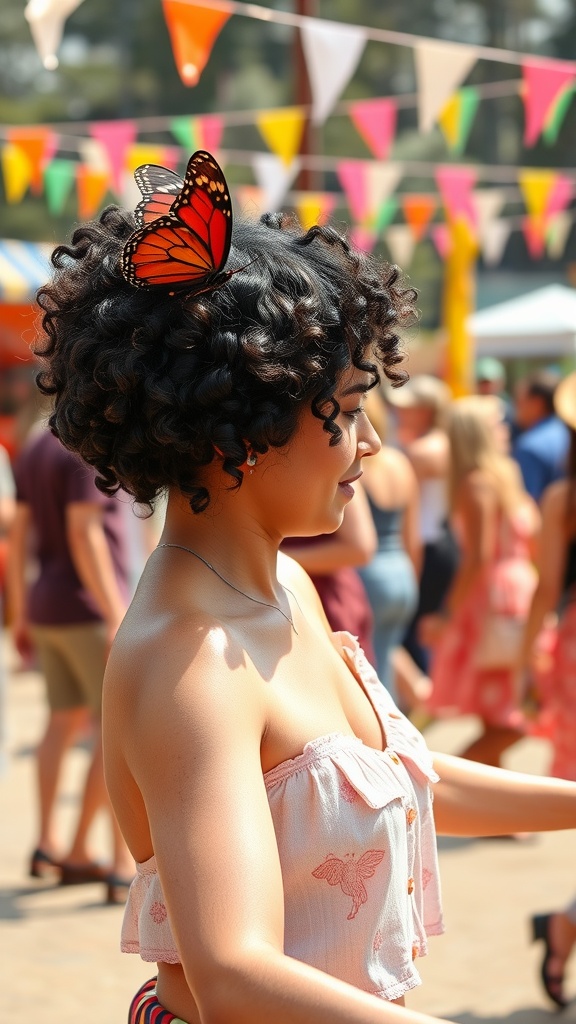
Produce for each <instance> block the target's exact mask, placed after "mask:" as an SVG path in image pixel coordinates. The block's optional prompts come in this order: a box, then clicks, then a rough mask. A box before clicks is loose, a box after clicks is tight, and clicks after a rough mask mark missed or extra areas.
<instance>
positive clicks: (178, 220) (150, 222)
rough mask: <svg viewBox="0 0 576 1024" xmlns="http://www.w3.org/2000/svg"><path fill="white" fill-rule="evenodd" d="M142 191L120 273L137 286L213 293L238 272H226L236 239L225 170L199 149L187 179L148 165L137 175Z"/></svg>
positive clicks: (129, 282)
mask: <svg viewBox="0 0 576 1024" xmlns="http://www.w3.org/2000/svg"><path fill="white" fill-rule="evenodd" d="M134 178H135V180H136V184H137V185H138V188H139V189H140V192H141V193H142V199H141V201H140V202H139V203H138V206H137V207H136V210H135V212H134V216H135V218H136V223H137V225H138V230H137V231H135V232H134V234H133V235H131V236H130V238H129V239H128V241H127V242H126V244H125V246H124V249H123V252H122V274H123V276H124V278H125V280H126V281H127V282H128V284H130V285H133V286H134V287H135V288H156V287H163V288H168V289H169V290H170V291H169V294H171V295H172V294H174V293H175V291H176V290H179V291H186V292H193V293H195V294H198V293H200V292H205V291H209V290H211V289H213V288H218V287H220V285H222V284H224V283H225V282H226V281H227V280H228V279H229V278H230V277H231V276H232V274H233V273H235V271H233V270H228V271H225V270H224V266H225V264H226V260H227V259H228V254H229V252H230V240H231V237H232V204H231V201H230V192H229V189H228V185H227V183H226V179H225V177H224V174H223V171H222V169H221V167H219V166H218V164H217V163H216V160H215V159H214V157H213V156H211V154H210V153H206V152H204V151H203V150H198V152H196V153H194V154H193V155H192V156H191V157H190V160H189V161H188V167H187V168H186V175H185V177H184V180H182V178H180V177H179V175H178V174H175V173H174V171H171V170H169V169H168V168H167V167H158V166H156V165H155V164H144V165H143V166H142V167H138V168H137V169H136V171H135V173H134Z"/></svg>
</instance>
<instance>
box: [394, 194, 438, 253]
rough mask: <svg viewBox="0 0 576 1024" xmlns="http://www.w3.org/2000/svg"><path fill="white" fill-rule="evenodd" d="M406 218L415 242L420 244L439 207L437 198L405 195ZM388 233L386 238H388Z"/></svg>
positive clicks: (404, 208)
mask: <svg viewBox="0 0 576 1024" xmlns="http://www.w3.org/2000/svg"><path fill="white" fill-rule="evenodd" d="M401 204H402V210H403V213H404V218H405V220H406V224H407V225H408V227H409V230H410V231H411V232H412V237H413V239H414V241H415V242H419V241H420V239H421V238H423V237H424V235H425V233H426V228H427V227H428V225H429V223H430V221H431V220H432V217H433V216H434V214H435V212H436V207H437V205H438V203H437V201H436V197H435V196H431V195H428V194H427V193H422V194H418V193H415V194H413V195H405V196H402V197H401ZM388 234H389V232H387V234H386V237H388Z"/></svg>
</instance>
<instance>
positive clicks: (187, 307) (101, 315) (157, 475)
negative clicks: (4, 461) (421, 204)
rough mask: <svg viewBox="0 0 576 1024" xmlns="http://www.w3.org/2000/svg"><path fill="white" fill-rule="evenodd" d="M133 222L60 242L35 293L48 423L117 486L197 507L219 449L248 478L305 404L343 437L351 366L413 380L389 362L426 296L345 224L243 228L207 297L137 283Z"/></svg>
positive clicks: (279, 220) (276, 223)
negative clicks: (129, 247)
mask: <svg viewBox="0 0 576 1024" xmlns="http://www.w3.org/2000/svg"><path fill="white" fill-rule="evenodd" d="M274 228H277V229H282V230H271V229H274ZM134 230H135V222H134V218H133V217H132V215H131V214H128V213H126V212H125V211H122V210H120V209H118V208H117V207H114V206H111V207H108V208H107V209H105V210H104V211H103V213H102V214H101V216H100V218H99V220H98V221H94V222H91V223H88V224H85V225H83V226H81V227H79V228H77V229H76V231H75V232H74V234H73V236H72V244H71V245H60V246H58V247H57V248H56V249H55V251H54V253H53V255H52V264H53V266H54V268H55V270H54V273H53V275H52V279H51V281H50V282H49V283H48V284H47V285H46V286H45V287H43V288H41V289H40V291H39V293H38V303H39V305H40V308H41V309H42V310H43V316H42V327H43V333H42V336H41V337H40V338H39V339H38V340H37V342H36V344H35V353H36V355H37V356H38V357H39V358H40V360H41V370H40V372H39V373H38V377H37V382H38V386H39V388H40V390H41V391H42V392H43V393H44V394H45V395H51V396H53V397H54V411H53V413H52V415H51V417H50V426H51V428H52V431H53V433H55V434H56V436H57V437H58V438H59V439H60V440H61V442H62V443H63V444H64V445H65V446H66V447H67V448H69V449H71V450H72V451H74V452H77V453H78V454H79V455H80V456H81V457H82V458H83V459H84V460H85V461H86V462H87V463H89V464H90V465H91V466H93V467H94V468H95V469H96V470H97V473H98V476H97V484H98V486H99V487H100V489H101V490H102V491H104V492H105V493H106V494H113V493H115V491H117V490H118V488H119V487H122V488H123V489H124V490H126V491H127V492H128V493H129V494H131V495H133V497H134V498H135V499H136V501H137V502H139V503H141V504H143V505H145V506H148V507H151V506H152V505H153V502H154V498H155V497H156V496H157V495H158V494H159V493H161V492H163V491H165V490H167V489H168V488H170V487H177V488H178V489H179V490H180V491H181V492H182V493H183V494H185V495H186V496H187V498H188V499H189V501H190V506H191V508H192V510H193V511H194V512H201V511H203V510H204V509H205V508H206V507H207V506H208V504H209V500H210V496H209V493H208V491H207V489H206V487H205V486H203V485H202V484H201V483H200V481H199V477H198V470H199V469H200V467H202V466H205V465H207V464H208V463H210V462H211V461H212V459H213V458H214V456H215V453H216V451H218V453H219V455H221V456H222V458H223V468H224V470H225V471H226V473H228V474H229V475H230V477H231V478H232V486H240V484H241V482H242V478H243V473H242V470H241V469H240V467H241V466H242V465H243V464H244V462H245V461H246V457H247V453H248V450H249V449H250V448H251V449H253V450H254V451H255V452H258V453H261V454H264V453H265V452H266V451H268V449H269V448H270V447H282V446H284V445H286V444H287V443H288V442H289V440H290V439H291V437H292V436H293V435H294V433H295V431H296V428H297V425H298V418H299V414H300V412H301V410H302V409H303V407H305V406H306V405H308V407H311V408H312V410H313V412H314V414H315V415H316V416H318V417H319V418H320V419H322V420H323V423H324V429H325V430H326V431H327V432H328V433H329V435H330V438H329V443H330V444H337V443H338V441H339V439H340V436H341V431H340V428H339V427H338V425H337V423H336V422H335V420H336V416H337V415H338V412H339V406H338V403H337V401H336V399H335V397H334V392H335V390H336V388H337V383H338V380H339V378H340V376H341V374H342V373H343V371H345V370H346V369H347V368H349V367H350V366H351V365H354V366H355V367H357V368H359V369H363V370H366V371H368V372H371V373H372V374H373V377H374V382H375V383H376V382H377V381H378V379H379V375H378V365H380V366H381V367H382V368H383V369H384V372H385V373H386V375H387V376H388V378H389V379H390V380H392V382H393V383H401V382H402V381H403V380H404V378H405V374H404V373H403V371H399V370H396V369H394V367H396V366H397V364H398V363H399V362H400V361H401V359H402V352H401V348H400V332H402V331H404V329H405V328H407V327H409V326H411V325H412V324H413V323H414V322H415V319H416V310H415V306H414V303H415V300H416V293H415V292H414V290H413V289H412V288H409V287H406V286H404V285H403V283H402V278H401V273H400V271H399V269H398V268H397V267H394V266H389V265H384V266H382V267H380V266H379V265H378V264H377V263H376V262H375V261H373V260H372V259H371V258H369V257H367V256H365V255H364V254H361V253H359V252H357V251H355V250H353V249H352V248H351V247H350V246H349V244H348V242H347V241H346V239H345V238H344V237H342V236H341V235H339V234H338V233H337V231H336V230H335V229H334V228H331V227H319V226H316V227H312V228H310V230H309V231H307V232H303V231H302V229H301V228H300V226H299V225H298V224H297V223H296V222H292V221H290V222H288V223H287V219H286V218H285V217H284V216H282V215H267V216H266V217H264V218H263V219H262V221H261V222H260V223H257V222H250V221H245V222H239V223H237V224H236V225H235V227H234V231H233V239H232V248H231V251H230V256H229V259H228V263H227V267H226V269H227V270H235V271H238V272H237V273H234V274H233V275H232V276H231V277H229V278H228V280H227V281H226V283H225V284H223V285H222V286H221V287H219V288H216V289H214V290H211V291H205V292H202V293H201V294H196V295H194V294H190V293H188V294H182V293H180V294H178V293H176V294H172V295H170V294H169V293H168V290H167V289H164V288H158V287H156V288H151V289H137V288H134V287H132V286H131V285H129V284H127V283H126V281H125V280H124V278H123V276H122V273H121V254H122V249H123V247H124V244H125V242H126V240H127V238H129V236H130V235H131V233H132V232H133V231H134ZM371 359H374V360H375V362H372V361H370V360H371Z"/></svg>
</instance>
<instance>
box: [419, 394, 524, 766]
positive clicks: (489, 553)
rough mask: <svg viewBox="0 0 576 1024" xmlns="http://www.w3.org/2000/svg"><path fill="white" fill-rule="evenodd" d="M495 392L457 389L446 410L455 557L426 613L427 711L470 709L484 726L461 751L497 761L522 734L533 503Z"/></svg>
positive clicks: (450, 711)
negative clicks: (518, 660) (439, 596)
mask: <svg viewBox="0 0 576 1024" xmlns="http://www.w3.org/2000/svg"><path fill="white" fill-rule="evenodd" d="M502 413H503V410H502V407H501V404H500V402H499V400H498V399H496V398H493V397H491V396H479V395H476V396H471V397H466V398H461V399H457V400H456V401H455V402H454V403H453V406H452V409H451V412H450V419H449V427H448V430H449V437H450V448H451V469H450V503H451V510H452V518H453V523H454V528H455V530H456V533H457V536H458V540H459V544H460V546H461V551H462V557H461V563H460V567H459V569H458V572H457V574H456V577H455V579H454V583H453V585H452V588H451V590H450V593H449V595H448V598H447V601H446V607H445V609H444V612H443V614H442V615H441V616H430V617H429V618H428V619H427V620H426V621H425V623H424V626H423V630H424V631H425V634H426V640H427V641H428V642H429V643H431V644H432V645H433V646H434V654H433V659H432V671H431V677H432V681H433V690H432V694H431V696H430V698H429V701H428V708H429V710H431V711H432V712H433V713H436V714H439V715H442V714H461V715H466V714H475V715H477V716H478V717H479V718H480V719H481V722H482V733H481V735H480V736H479V737H478V739H476V740H475V741H474V742H473V743H472V744H471V746H469V747H468V749H467V750H466V751H465V752H464V756H465V757H468V758H470V759H472V760H475V761H482V762H483V763H485V764H491V765H498V764H499V763H500V758H501V756H502V754H503V752H504V751H505V750H506V749H507V748H508V747H509V746H511V745H512V744H513V743H514V742H515V741H516V740H517V739H518V738H519V737H520V736H521V735H522V732H521V716H520V713H519V710H518V700H517V696H516V685H515V679H516V675H515V667H516V664H515V656H514V655H515V652H516V655H517V652H518V649H519V644H520V640H521V635H522V629H523V625H524V623H525V621H526V617H527V614H528V610H529V608H530V601H531V599H532V594H533V592H534V588H535V586H536V573H535V570H534V567H533V565H532V562H531V552H532V546H533V543H534V539H535V535H536V533H537V531H538V528H539V514H538V510H537V508H536V505H535V504H534V502H533V501H532V499H531V498H530V497H529V496H528V495H527V493H526V491H525V490H524V487H523V485H522V481H521V477H520V473H519V471H518V469H517V467H516V464H515V463H514V462H513V461H512V459H510V458H508V457H507V456H506V455H505V454H504V453H505V451H506V448H507V442H508V438H507V431H506V427H505V424H504V421H503V415H502Z"/></svg>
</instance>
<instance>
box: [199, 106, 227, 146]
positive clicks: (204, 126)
mask: <svg viewBox="0 0 576 1024" xmlns="http://www.w3.org/2000/svg"><path fill="white" fill-rule="evenodd" d="M198 128H199V134H200V135H201V138H202V141H201V143H200V145H201V146H202V147H203V148H204V149H207V150H208V152H209V153H215V152H216V151H217V150H218V149H219V148H220V143H221V142H222V133H223V131H224V119H223V118H222V117H220V115H219V114H203V115H202V117H199V118H198Z"/></svg>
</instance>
